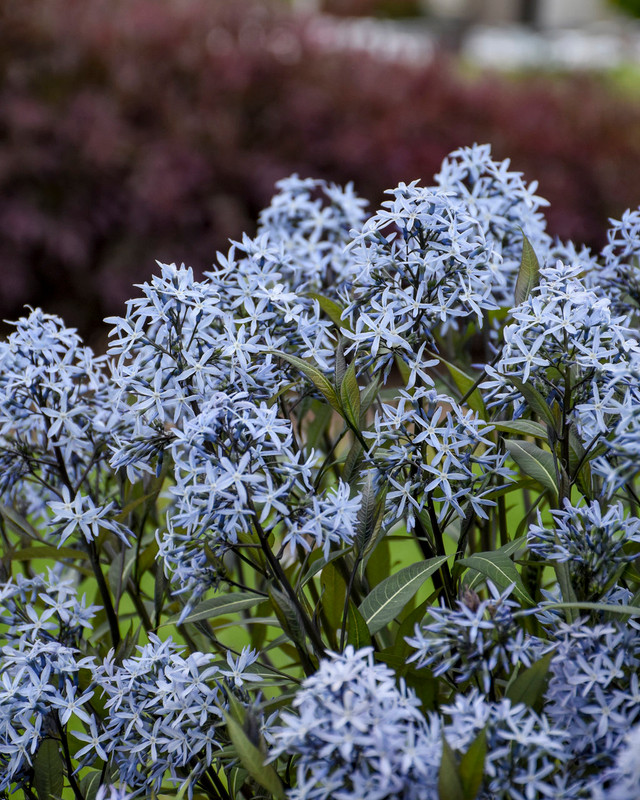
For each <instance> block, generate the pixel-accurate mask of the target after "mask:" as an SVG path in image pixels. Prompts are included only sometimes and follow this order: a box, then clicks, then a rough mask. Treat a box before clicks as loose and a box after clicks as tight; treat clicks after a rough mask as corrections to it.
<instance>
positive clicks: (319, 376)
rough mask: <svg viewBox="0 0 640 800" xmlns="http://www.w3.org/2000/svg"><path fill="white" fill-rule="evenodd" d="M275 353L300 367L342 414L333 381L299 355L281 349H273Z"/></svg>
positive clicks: (294, 365) (330, 403) (331, 404)
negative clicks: (291, 354)
mask: <svg viewBox="0 0 640 800" xmlns="http://www.w3.org/2000/svg"><path fill="white" fill-rule="evenodd" d="M271 352H272V353H273V354H274V355H276V356H278V358H282V359H283V360H284V361H287V362H289V364H291V365H292V366H293V367H296V369H299V370H300V372H302V373H303V375H305V376H306V377H307V378H309V380H310V381H311V383H313V385H314V386H315V387H316V389H317V390H318V391H319V392H320V394H321V395H322V396H323V397H324V398H325V400H326V401H327V402H328V403H329V405H330V406H331V407H332V408H334V409H335V410H336V411H337V412H338V414H342V408H341V406H340V402H339V400H338V395H337V394H336V390H335V389H334V387H333V384H332V383H331V381H330V380H329V379H328V378H327V377H326V376H325V375H324V373H322V372H321V371H320V370H319V369H318V368H317V367H315V366H313V364H309V363H308V362H307V361H303V359H301V358H298V357H297V356H290V355H289V354H288V353H283V352H282V351H281V350H272V351H271Z"/></svg>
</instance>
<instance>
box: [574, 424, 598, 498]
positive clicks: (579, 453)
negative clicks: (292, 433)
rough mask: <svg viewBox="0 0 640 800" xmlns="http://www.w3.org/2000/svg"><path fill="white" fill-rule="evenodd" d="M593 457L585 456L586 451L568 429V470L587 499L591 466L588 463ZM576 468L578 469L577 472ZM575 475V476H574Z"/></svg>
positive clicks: (589, 496) (589, 494)
mask: <svg viewBox="0 0 640 800" xmlns="http://www.w3.org/2000/svg"><path fill="white" fill-rule="evenodd" d="M593 457H594V454H593V453H591V454H590V455H587V452H586V450H585V449H584V446H583V444H582V442H581V441H580V439H579V438H578V435H577V434H576V432H575V431H574V429H573V428H570V429H569V470H570V472H571V477H572V478H573V477H575V479H576V483H577V484H578V488H579V489H580V491H581V492H582V494H583V495H584V496H585V497H587V498H588V499H590V498H591V494H592V491H591V466H590V464H589V461H591V459H592V458H593ZM578 467H580V469H579V470H578ZM576 473H577V474H576Z"/></svg>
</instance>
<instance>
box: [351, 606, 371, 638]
mask: <svg viewBox="0 0 640 800" xmlns="http://www.w3.org/2000/svg"><path fill="white" fill-rule="evenodd" d="M347 642H348V643H349V644H352V645H353V646H354V647H355V648H356V650H358V649H359V648H361V647H367V646H368V645H370V644H371V635H370V633H369V628H367V623H366V622H365V621H364V617H363V616H362V614H361V613H360V612H359V611H358V609H357V608H356V605H355V603H354V602H353V600H351V599H349V608H348V610H347Z"/></svg>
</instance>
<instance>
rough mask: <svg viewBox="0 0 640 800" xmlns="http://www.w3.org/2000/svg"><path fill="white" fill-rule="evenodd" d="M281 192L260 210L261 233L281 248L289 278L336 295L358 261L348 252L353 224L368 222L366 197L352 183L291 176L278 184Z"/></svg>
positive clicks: (351, 274)
mask: <svg viewBox="0 0 640 800" xmlns="http://www.w3.org/2000/svg"><path fill="white" fill-rule="evenodd" d="M276 188H277V189H278V191H277V192H276V194H275V195H274V197H273V199H272V200H271V203H270V204H269V205H268V206H267V208H265V209H264V211H262V212H261V213H260V217H259V220H258V231H257V235H258V237H261V236H264V235H266V237H267V241H268V242H269V244H270V245H271V246H272V247H275V246H276V245H279V246H280V247H281V249H282V250H281V258H282V262H283V264H282V270H283V272H284V277H285V279H286V280H287V283H288V284H290V285H291V286H293V287H294V288H296V289H297V288H299V287H301V286H306V287H322V288H323V289H326V290H328V291H329V292H331V293H332V294H334V293H335V292H336V291H337V290H339V289H340V288H341V287H342V286H343V285H344V284H345V283H349V282H350V281H351V280H352V279H353V277H354V276H353V269H354V267H353V263H352V260H351V259H350V258H349V257H348V255H347V254H346V253H345V252H344V250H345V247H346V246H347V244H348V243H349V241H350V239H349V234H350V232H351V230H352V229H357V228H361V227H362V225H363V224H364V221H365V214H364V208H365V206H366V205H367V201H366V200H362V199H361V198H359V197H358V196H357V195H356V194H355V192H354V190H353V185H352V184H348V185H347V186H345V187H341V186H336V185H335V184H328V183H327V182H326V181H321V180H315V179H313V178H299V177H298V176H297V175H292V176H291V177H289V178H284V179H283V180H280V181H278V183H277V184H276Z"/></svg>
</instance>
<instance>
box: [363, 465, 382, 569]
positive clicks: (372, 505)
mask: <svg viewBox="0 0 640 800" xmlns="http://www.w3.org/2000/svg"><path fill="white" fill-rule="evenodd" d="M361 495H362V502H361V504H360V509H359V510H358V522H357V525H356V536H355V541H356V547H357V552H358V554H359V555H361V556H362V557H364V556H365V555H366V553H367V550H368V546H369V544H370V542H371V541H372V540H375V537H376V534H377V533H378V531H379V530H380V526H381V525H382V521H383V519H384V509H385V499H386V496H387V489H386V487H385V488H384V489H383V490H382V491H380V492H378V493H377V494H376V491H375V488H374V473H373V470H369V472H367V474H366V477H365V479H364V482H363V484H362V489H361Z"/></svg>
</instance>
